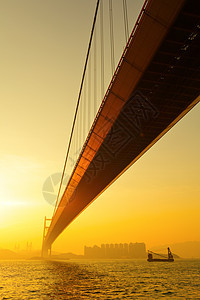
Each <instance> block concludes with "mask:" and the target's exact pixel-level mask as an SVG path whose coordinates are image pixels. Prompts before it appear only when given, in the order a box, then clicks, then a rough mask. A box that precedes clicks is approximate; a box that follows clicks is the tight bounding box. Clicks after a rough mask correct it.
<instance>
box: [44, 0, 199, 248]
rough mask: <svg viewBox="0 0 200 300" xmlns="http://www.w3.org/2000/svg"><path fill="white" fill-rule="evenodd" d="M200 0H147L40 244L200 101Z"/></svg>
mask: <svg viewBox="0 0 200 300" xmlns="http://www.w3.org/2000/svg"><path fill="white" fill-rule="evenodd" d="M199 12H200V2H199V1H198V0H190V1H180V0H177V1H175V0H174V1H164V0H163V1H160V0H152V1H147V5H146V7H145V10H144V11H143V13H142V15H141V17H140V20H139V24H138V25H137V26H136V28H135V29H134V31H133V34H132V36H131V38H130V40H129V43H128V45H127V48H126V50H125V52H124V54H123V57H122V59H121V61H120V63H119V66H118V68H117V71H116V73H115V75H114V77H113V80H112V82H111V85H110V86H109V89H108V91H107V93H106V96H105V99H104V101H103V104H102V106H101V108H100V110H99V112H98V115H97V117H96V119H95V121H94V124H93V127H92V129H91V131H90V133H89V135H88V138H87V141H86V143H85V145H84V148H83V150H82V152H81V155H80V157H79V159H78V161H77V164H76V166H75V169H74V171H73V173H72V176H71V179H70V181H69V184H68V186H67V188H66V190H65V192H64V194H63V197H62V199H61V202H60V204H59V206H58V208H57V211H56V213H55V215H54V217H53V219H52V222H51V225H50V228H49V230H48V233H47V236H46V239H45V243H44V248H45V249H48V248H50V246H51V244H52V243H53V242H54V240H55V239H56V238H57V237H58V235H59V234H60V233H61V232H62V231H63V230H64V229H65V228H66V227H67V226H68V225H69V224H70V223H71V222H72V221H73V220H74V219H75V218H76V217H77V216H78V215H79V214H80V213H81V212H82V211H83V210H84V209H85V208H86V207H87V206H88V205H89V204H90V203H91V202H92V201H94V199H96V198H97V197H98V196H99V195H100V194H101V193H102V192H103V191H104V190H105V189H106V188H107V187H108V186H109V185H110V184H111V183H112V182H113V181H114V180H116V179H117V178H118V177H119V176H120V175H121V174H122V173H123V172H124V171H125V170H126V169H127V168H128V167H130V166H131V165H132V164H133V163H134V162H135V161H136V160H137V159H138V158H139V157H140V156H141V155H142V154H143V153H145V152H146V151H147V150H148V149H149V148H150V147H151V146H152V145H153V144H154V143H155V142H156V141H157V140H158V139H159V138H160V137H162V136H163V135H164V134H165V133H166V132H167V131H168V130H169V129H170V128H171V127H172V126H173V125H174V124H175V123H176V122H177V121H178V120H179V119H180V118H182V117H183V116H184V115H185V114H186V113H187V112H188V111H189V110H190V109H191V108H192V107H193V106H194V105H195V104H197V103H198V101H199V94H200V84H199V83H200V69H199V66H200V55H199V53H200V33H199V32H200V15H199Z"/></svg>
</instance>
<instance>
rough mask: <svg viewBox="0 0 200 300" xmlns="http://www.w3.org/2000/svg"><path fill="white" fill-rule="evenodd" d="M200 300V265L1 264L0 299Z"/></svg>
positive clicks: (109, 262) (110, 262)
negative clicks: (163, 299)
mask: <svg viewBox="0 0 200 300" xmlns="http://www.w3.org/2000/svg"><path fill="white" fill-rule="evenodd" d="M161 298H165V299H200V260H187V261H184V260H179V261H176V262H174V263H148V262H146V261H145V260H104V261H101V260H100V261H94V260H93V261H92V260H88V261H86V260H82V261H81V260H79V261H78V260H76V261H75V260H74V261H71V260H70V261H65V262H58V261H54V262H53V261H0V299H1V300H2V299H14V300H18V299H20V300H22V299H38V300H39V299H161Z"/></svg>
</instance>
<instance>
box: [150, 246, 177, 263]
mask: <svg viewBox="0 0 200 300" xmlns="http://www.w3.org/2000/svg"><path fill="white" fill-rule="evenodd" d="M167 250H168V258H166V256H164V255H162V254H158V253H155V252H152V251H149V250H148V258H147V261H149V262H153V261H160V262H162V261H165V262H173V261H174V257H173V254H172V252H171V250H170V249H169V247H168V248H167ZM153 254H155V255H158V256H160V257H162V258H153Z"/></svg>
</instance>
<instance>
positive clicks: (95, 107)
mask: <svg viewBox="0 0 200 300" xmlns="http://www.w3.org/2000/svg"><path fill="white" fill-rule="evenodd" d="M96 32H97V31H96V30H95V33H94V116H95V115H96V113H97V37H96Z"/></svg>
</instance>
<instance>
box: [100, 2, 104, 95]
mask: <svg viewBox="0 0 200 300" xmlns="http://www.w3.org/2000/svg"><path fill="white" fill-rule="evenodd" d="M100 36H101V98H102V99H103V96H104V32H103V0H101V5H100Z"/></svg>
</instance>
